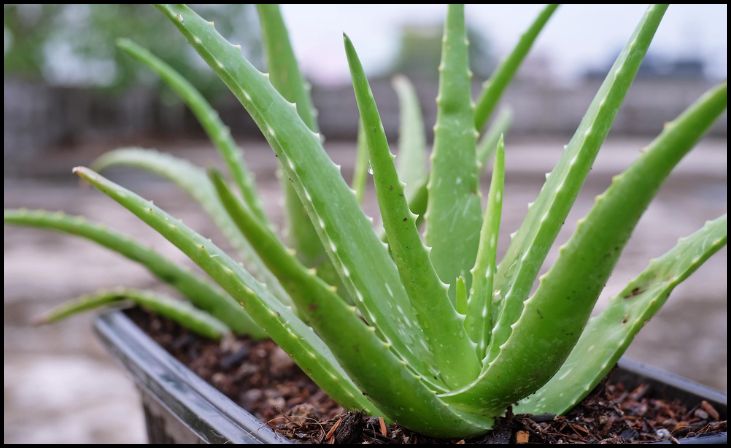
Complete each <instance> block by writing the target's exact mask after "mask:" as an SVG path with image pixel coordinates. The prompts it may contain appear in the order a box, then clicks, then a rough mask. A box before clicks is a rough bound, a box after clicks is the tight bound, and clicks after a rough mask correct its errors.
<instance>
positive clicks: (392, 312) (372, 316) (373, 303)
mask: <svg viewBox="0 0 731 448" xmlns="http://www.w3.org/2000/svg"><path fill="white" fill-rule="evenodd" d="M159 8H160V10H161V11H162V12H163V13H164V14H165V15H166V16H167V17H168V18H169V19H170V20H171V22H172V23H173V24H175V26H177V27H178V29H179V30H180V31H181V33H182V34H183V35H184V36H185V37H186V38H187V39H188V41H189V42H190V43H191V44H192V45H193V47H194V48H195V49H196V50H197V51H198V53H199V54H200V55H201V56H202V57H203V59H205V60H206V62H207V63H208V64H209V66H210V67H211V68H212V69H213V70H214V71H215V72H216V74H217V75H218V76H219V77H220V78H221V79H222V80H223V81H224V82H225V83H226V85H227V86H228V87H229V89H230V90H231V91H232V92H233V93H234V95H236V97H237V98H238V99H239V101H240V102H241V104H242V105H243V106H244V107H245V108H246V110H247V111H248V112H249V114H250V115H251V116H252V118H253V119H254V121H255V122H256V123H257V125H258V126H259V128H260V129H261V130H262V132H263V134H264V136H265V137H266V139H267V141H268V142H269V144H270V146H271V147H272V149H273V150H274V151H275V153H276V155H277V156H278V157H279V159H280V160H281V161H282V164H283V166H284V169H285V174H286V176H287V178H288V179H290V180H291V182H292V185H293V186H294V188H295V189H296V190H297V194H298V195H299V197H300V199H301V200H302V202H303V204H304V205H305V208H306V209H307V213H308V215H309V216H310V219H311V221H312V222H314V223H316V230H317V232H318V236H319V237H320V241H321V242H322V243H323V245H324V246H325V248H326V250H327V252H328V256H329V257H330V259H331V261H332V262H333V264H334V265H335V266H336V268H337V270H338V274H339V276H340V278H341V280H342V282H343V284H344V285H345V286H346V288H347V289H348V293H349V294H350V296H351V297H353V298H354V299H355V300H354V303H356V305H357V306H358V307H359V309H360V310H361V312H362V313H363V316H364V317H365V318H366V319H367V320H368V321H369V322H370V323H371V324H373V325H376V326H378V328H379V330H380V331H381V332H382V334H383V335H384V337H385V338H386V339H387V340H388V341H389V342H390V343H391V344H392V345H393V346H394V348H395V350H396V351H397V352H398V353H399V354H401V356H403V357H404V358H405V359H407V360H408V362H409V363H410V364H411V365H413V366H414V367H415V368H416V369H417V370H418V371H419V372H421V373H423V374H424V375H427V374H430V373H432V372H434V369H433V368H432V367H431V366H432V363H431V355H430V353H429V350H428V347H427V346H426V343H425V342H424V337H423V334H422V332H421V330H420V329H419V328H418V326H417V325H415V323H416V322H417V320H416V316H415V313H414V310H413V309H412V307H411V304H410V303H409V300H408V296H407V294H406V292H405V290H404V288H403V285H401V282H400V279H399V276H398V271H397V269H396V267H395V265H394V263H393V261H392V260H391V259H390V257H389V255H388V252H387V251H386V249H385V247H383V245H382V243H381V242H380V241H379V239H378V237H377V235H376V234H375V232H374V231H373V229H372V227H371V223H370V221H369V220H368V218H367V217H366V216H365V215H364V214H363V211H362V210H361V209H360V206H359V204H358V201H357V200H356V198H355V194H354V192H353V191H352V190H351V189H350V187H348V185H347V184H346V183H345V180H344V179H343V177H342V175H341V173H340V170H339V168H338V167H337V166H336V165H335V164H334V163H333V162H332V160H331V159H330V158H329V157H328V155H327V153H326V152H325V150H324V149H323V148H322V144H321V142H320V137H319V135H318V134H316V133H313V132H312V130H311V129H309V128H308V127H307V125H306V124H305V123H304V122H303V121H302V120H301V118H300V117H299V114H298V113H297V110H296V106H295V105H294V104H292V103H290V102H288V101H287V100H286V99H285V98H283V97H282V96H281V94H280V93H279V92H278V91H277V90H276V89H275V88H274V87H273V86H272V85H271V83H270V82H269V79H268V76H266V75H264V74H263V73H260V72H258V71H257V70H256V69H255V68H254V67H253V66H252V65H251V63H250V62H249V61H247V60H246V59H245V58H244V57H243V56H242V55H241V52H240V51H239V50H238V49H237V48H235V47H233V46H232V45H231V44H230V43H229V42H227V41H226V40H225V39H224V38H223V37H222V36H221V35H220V34H219V33H218V32H217V31H216V30H215V28H214V26H213V24H212V23H211V22H207V21H205V20H203V19H202V18H200V17H199V16H198V15H197V14H195V12H193V11H192V10H191V9H190V8H188V7H186V6H182V5H161V6H159Z"/></svg>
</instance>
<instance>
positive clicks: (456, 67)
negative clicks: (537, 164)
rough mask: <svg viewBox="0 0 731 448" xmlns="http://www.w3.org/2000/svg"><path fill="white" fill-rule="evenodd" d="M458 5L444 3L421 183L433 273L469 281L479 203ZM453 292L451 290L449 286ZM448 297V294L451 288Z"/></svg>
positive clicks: (474, 136) (464, 38) (465, 53)
mask: <svg viewBox="0 0 731 448" xmlns="http://www.w3.org/2000/svg"><path fill="white" fill-rule="evenodd" d="M467 45H468V42H467V32H466V30H465V21H464V5H449V9H448V11H447V21H446V23H445V28H444V40H443V45H442V62H441V65H440V66H439V74H440V76H439V96H438V97H437V122H436V125H435V126H434V152H433V153H432V171H431V176H430V177H429V184H428V186H427V188H428V190H429V193H428V196H429V199H428V209H427V212H426V241H427V243H428V244H429V245H430V246H431V247H432V252H431V259H432V262H433V263H434V266H435V268H436V270H437V273H438V274H439V277H440V278H441V279H442V281H444V282H445V283H448V284H450V285H451V284H453V283H454V282H455V279H456V278H457V277H459V276H460V275H462V276H464V277H465V279H466V280H467V285H468V286H469V284H470V277H469V270H470V269H471V268H472V266H473V265H474V262H475V255H476V254H477V245H478V243H479V239H480V227H481V224H482V208H481V205H480V191H479V182H478V176H477V174H478V171H477V159H476V153H475V144H476V139H477V131H476V130H475V129H474V107H473V105H472V99H471V80H472V74H471V73H470V71H469V69H468V68H467V67H469V59H468V51H467ZM452 293H453V291H452ZM452 298H453V294H452Z"/></svg>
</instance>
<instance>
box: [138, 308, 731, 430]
mask: <svg viewBox="0 0 731 448" xmlns="http://www.w3.org/2000/svg"><path fill="white" fill-rule="evenodd" d="M127 313H128V315H129V316H130V318H131V319H132V320H133V321H134V322H135V323H137V325H139V326H140V327H141V328H142V329H143V330H144V331H145V332H147V333H148V334H149V335H150V336H151V337H152V338H153V339H154V340H155V341H156V342H157V343H159V344H160V345H161V346H162V347H164V348H165V349H166V350H168V351H169V352H170V353H171V354H172V355H173V356H175V357H176V358H177V359H178V360H179V361H181V362H183V363H184V364H186V365H187V366H188V367H189V368H190V369H191V370H193V371H194V372H195V373H196V374H198V375H200V376H201V377H202V378H204V379H205V380H207V381H208V382H210V383H211V384H213V385H214V386H215V387H216V388H217V389H219V390H220V391H221V392H223V393H224V394H225V395H227V396H228V397H229V398H231V399H232V400H233V401H235V402H236V403H238V404H239V405H240V406H242V407H243V408H245V409H247V410H248V411H249V412H251V413H252V414H254V415H256V416H257V417H258V418H260V419H262V420H263V421H265V422H267V424H268V425H269V426H270V427H271V428H272V429H274V430H275V431H276V432H278V433H279V434H281V435H283V436H285V437H289V438H292V439H297V440H300V441H304V442H311V443H351V444H352V443H377V444H384V443H389V444H390V443H403V444H420V443H444V442H445V441H443V440H435V439H432V438H429V437H424V436H422V435H419V434H416V433H414V432H412V431H409V430H408V429H405V428H402V427H400V426H399V425H386V424H385V422H384V421H383V420H381V419H378V418H373V417H368V416H365V415H361V414H357V413H352V412H346V411H345V410H343V408H341V407H340V406H338V405H337V404H336V403H335V402H334V401H332V400H331V399H330V398H328V397H327V395H325V394H324V393H323V392H322V391H321V390H320V389H319V388H318V387H317V386H316V385H315V384H314V383H313V382H312V381H311V380H310V379H309V378H308V377H307V376H306V375H305V374H304V373H302V371H301V370H300V369H299V368H298V367H297V366H296V365H295V364H294V363H293V362H292V360H291V359H290V358H289V357H288V356H287V355H286V354H285V353H284V352H283V351H282V350H281V349H280V348H279V347H277V346H276V344H274V343H273V342H271V341H252V340H251V339H248V338H245V337H231V338H228V339H225V340H222V341H220V342H213V341H209V340H206V339H203V338H200V337H198V336H196V335H194V334H191V333H190V332H188V331H187V330H185V329H183V328H181V327H180V326H178V325H177V324H175V323H174V322H172V321H169V320H167V319H164V318H161V317H159V316H156V315H152V314H149V313H147V312H145V311H142V310H140V309H132V310H129V311H128V312H127ZM719 431H726V421H725V420H723V421H721V420H720V416H719V414H718V411H716V409H714V408H713V406H712V405H711V404H710V403H708V402H705V401H703V402H701V403H698V404H697V405H695V406H694V407H692V408H688V407H687V406H685V405H683V404H682V403H680V402H679V401H667V400H663V399H661V398H659V397H653V395H652V390H651V388H650V387H649V386H648V385H646V384H641V385H639V386H638V387H635V388H627V387H625V386H624V385H623V384H622V383H609V382H603V383H602V384H600V385H599V386H597V388H596V389H595V390H594V391H593V392H592V393H591V394H590V395H589V396H588V397H587V398H586V399H584V401H583V402H582V403H581V404H580V405H579V406H578V407H577V408H576V409H574V410H573V411H572V412H571V413H569V414H568V415H566V416H562V417H556V418H552V419H551V418H539V417H533V418H532V417H531V416H527V415H511V414H510V413H508V415H507V416H506V417H505V418H501V419H499V420H498V421H497V423H496V426H495V429H494V430H493V431H491V432H490V433H488V434H486V435H484V436H482V437H479V438H477V439H472V440H459V439H455V440H453V441H451V442H452V443H457V444H463V443H542V444H546V443H638V442H653V441H660V440H667V441H671V442H673V441H675V439H677V438H680V437H691V436H694V435H701V434H706V433H714V432H719Z"/></svg>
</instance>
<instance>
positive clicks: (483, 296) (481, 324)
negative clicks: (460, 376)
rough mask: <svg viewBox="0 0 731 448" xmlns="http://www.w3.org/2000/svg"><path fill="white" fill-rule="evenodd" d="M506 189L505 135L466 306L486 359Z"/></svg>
mask: <svg viewBox="0 0 731 448" xmlns="http://www.w3.org/2000/svg"><path fill="white" fill-rule="evenodd" d="M504 188H505V143H504V141H503V138H502V136H501V137H500V139H499V140H498V143H497V154H496V155H495V169H494V170H493V172H492V180H491V181H490V193H489V194H488V196H487V207H486V208H485V217H484V218H483V220H482V230H481V231H480V247H479V248H478V250H477V260H476V261H475V266H474V267H473V268H472V291H471V292H470V295H469V302H468V304H467V316H466V318H465V327H466V328H467V332H468V333H469V335H470V338H472V340H473V341H474V342H475V343H477V356H478V357H479V359H482V358H483V357H484V356H485V350H486V349H487V344H488V342H490V333H491V332H492V311H493V310H492V308H493V307H492V291H493V282H494V279H495V271H496V259H497V241H498V237H499V236H500V218H501V216H502V206H503V191H504Z"/></svg>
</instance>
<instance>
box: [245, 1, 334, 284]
mask: <svg viewBox="0 0 731 448" xmlns="http://www.w3.org/2000/svg"><path fill="white" fill-rule="evenodd" d="M257 11H258V13H259V22H260V23H261V31H262V39H263V41H264V49H265V53H266V57H267V65H268V68H269V80H270V81H271V83H272V85H273V86H274V87H275V88H276V89H277V90H278V91H279V93H281V94H282V96H283V97H284V98H285V99H286V100H287V101H289V102H292V103H294V104H295V105H296V106H297V113H298V114H299V116H300V118H302V121H303V122H304V123H305V124H306V125H307V127H308V128H310V129H311V130H312V131H313V132H318V128H317V119H316V116H317V114H316V111H315V108H314V106H313V105H312V98H311V97H310V85H309V83H307V81H305V78H304V77H303V76H302V73H301V72H300V69H299V65H298V64H297V58H296V56H295V54H294V49H293V48H292V43H291V42H290V40H289V32H288V31H287V26H286V24H285V23H284V18H283V17H282V13H281V11H280V10H279V5H265V4H260V5H257ZM282 187H283V189H284V200H285V204H286V207H287V218H288V221H289V227H288V234H289V238H290V243H291V244H292V245H293V247H294V249H295V251H296V253H297V257H298V258H299V259H300V260H302V262H303V263H304V264H305V265H307V266H309V267H312V268H316V269H317V270H318V273H319V274H320V275H321V276H322V274H325V277H324V278H326V280H327V281H329V282H331V283H332V282H334V281H335V277H336V275H337V274H335V272H334V268H333V267H332V266H331V265H330V261H329V259H328V257H327V254H326V253H325V248H324V247H323V246H322V243H321V242H320V239H319V238H318V236H317V232H316V231H315V228H314V224H313V223H312V221H311V220H310V217H309V216H308V214H307V211H306V210H305V208H304V206H303V204H302V201H301V200H300V198H299V197H298V196H297V192H296V191H295V189H294V187H293V186H292V185H291V182H290V181H289V180H288V179H287V177H286V176H282ZM328 265H330V266H328Z"/></svg>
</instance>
